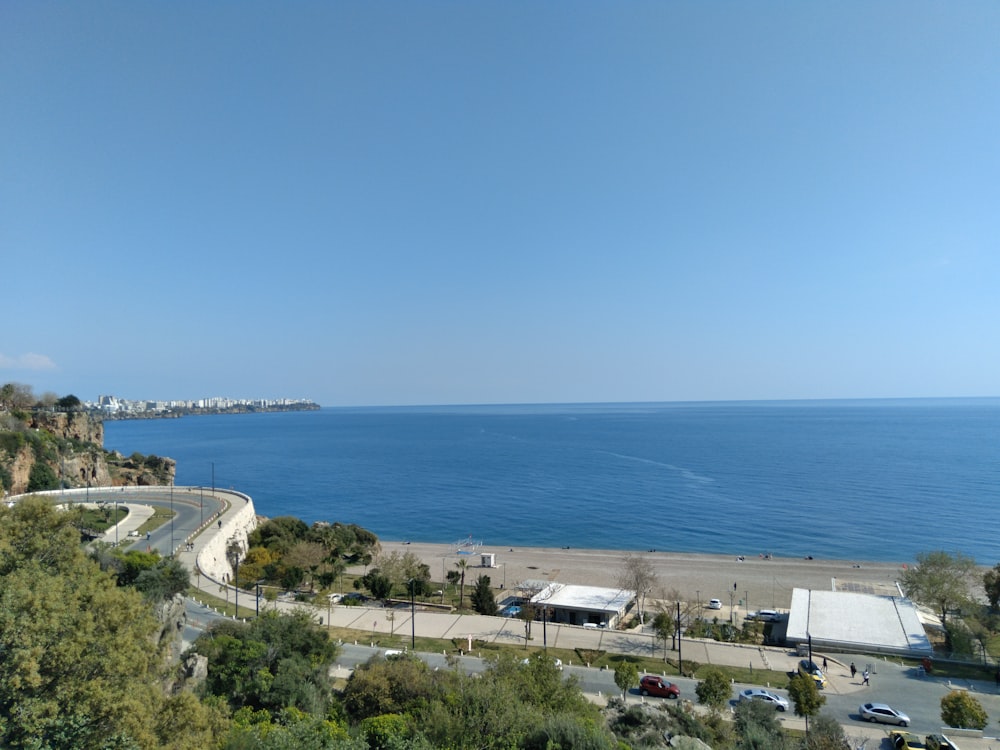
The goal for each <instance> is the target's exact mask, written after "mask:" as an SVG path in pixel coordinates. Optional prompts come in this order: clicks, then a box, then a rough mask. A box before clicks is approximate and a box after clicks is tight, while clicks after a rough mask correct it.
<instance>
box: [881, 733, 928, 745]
mask: <svg viewBox="0 0 1000 750" xmlns="http://www.w3.org/2000/svg"><path fill="white" fill-rule="evenodd" d="M889 744H891V745H892V747H893V748H894V750H927V745H926V744H925V743H924V742H922V741H921V740H920V738H919V737H917V735H915V734H910V733H909V732H900V731H899V730H898V729H894V730H893V731H891V732H889Z"/></svg>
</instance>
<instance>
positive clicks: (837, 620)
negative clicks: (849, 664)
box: [785, 589, 933, 656]
mask: <svg viewBox="0 0 1000 750" xmlns="http://www.w3.org/2000/svg"><path fill="white" fill-rule="evenodd" d="M810 638H811V639H812V647H813V648H833V649H839V650H859V651H866V652H875V653H893V654H906V655H913V656H925V655H927V654H929V653H931V651H932V650H933V648H932V646H931V642H930V639H929V638H928V637H927V634H926V632H924V626H923V623H922V622H921V620H920V617H919V615H918V613H917V608H916V606H915V605H914V604H913V602H912V601H910V600H909V599H907V598H905V597H902V596H884V595H876V594H862V593H856V592H851V591H816V590H812V589H793V590H792V607H791V610H790V611H789V613H788V627H787V631H786V633H785V639H786V640H787V641H789V642H791V643H794V644H800V643H801V644H807V643H809V640H810Z"/></svg>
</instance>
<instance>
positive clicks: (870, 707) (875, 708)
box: [858, 703, 910, 727]
mask: <svg viewBox="0 0 1000 750" xmlns="http://www.w3.org/2000/svg"><path fill="white" fill-rule="evenodd" d="M858 713H859V714H861V718H862V719H863V720H864V721H877V722H879V723H880V724H896V725H897V726H901V727H905V726H908V725H909V723H910V717H909V716H907V715H906V714H904V713H903V712H902V711H897V710H896V709H894V708H892V707H891V706H887V705H886V704H884V703H863V704H862V705H861V707H860V708H858Z"/></svg>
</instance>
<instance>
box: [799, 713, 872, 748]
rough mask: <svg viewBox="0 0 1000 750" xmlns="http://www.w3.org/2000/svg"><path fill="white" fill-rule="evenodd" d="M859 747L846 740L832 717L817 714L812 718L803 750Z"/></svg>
mask: <svg viewBox="0 0 1000 750" xmlns="http://www.w3.org/2000/svg"><path fill="white" fill-rule="evenodd" d="M860 746H861V743H860V742H858V743H854V744H852V743H851V742H850V741H849V740H848V739H847V734H845V732H844V727H842V726H841V725H840V722H839V721H837V720H836V719H834V718H833V717H832V716H827V715H826V714H819V715H817V716H814V717H813V720H812V726H810V727H809V735H808V736H807V737H806V741H805V744H804V745H803V750H851V748H852V747H860Z"/></svg>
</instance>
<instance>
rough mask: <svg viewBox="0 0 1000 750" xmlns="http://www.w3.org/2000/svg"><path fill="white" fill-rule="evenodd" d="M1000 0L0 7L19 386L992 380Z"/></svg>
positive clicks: (3, 339)
mask: <svg viewBox="0 0 1000 750" xmlns="http://www.w3.org/2000/svg"><path fill="white" fill-rule="evenodd" d="M998 39H1000V4H998V3H996V2H992V1H991V2H960V3H945V2H934V3H927V2H919V1H918V2H913V1H911V0H906V1H905V2H872V3H860V2H847V3H844V2H838V3H833V2H829V3H827V2H808V3H803V2H799V1H798V0H795V1H794V2H792V1H790V2H767V1H764V2H753V3H749V2H748V3H731V2H714V3H706V2H669V1H666V0H664V1H663V2H576V1H574V2H544V3H526V2H510V1H509V0H503V1H502V2H500V1H498V2H489V1H485V0H484V1H483V2H411V1H410V0H406V1H405V2H390V1H387V2H378V3H369V2H309V1H308V0H303V1H302V2H295V3H277V2H270V3H263V2H208V3H206V2H170V3H134V2H120V3H119V2H94V3H52V2H17V1H12V2H6V3H3V4H0V174H2V179H0V254H2V257H3V259H4V261H5V262H4V263H3V267H4V268H5V270H6V273H5V274H4V277H5V278H4V284H3V299H4V308H5V310H6V313H7V325H6V326H4V328H3V330H2V332H0V381H2V382H8V381H16V382H22V383H28V384H30V385H32V386H33V388H34V389H35V391H36V392H37V393H42V392H45V391H52V392H55V393H57V394H59V395H65V394H67V393H73V394H75V395H77V396H79V397H80V398H83V399H95V398H96V397H97V396H98V395H99V394H115V395H119V396H122V397H126V398H163V399H170V398H178V399H179V398H197V397H202V396H214V395H225V396H235V397H279V396H288V397H304V398H312V399H314V400H316V401H318V402H319V403H321V404H323V405H329V406H336V405H378V404H442V403H448V404H457V403H532V402H581V401H583V402H586V401H687V400H730V399H799V398H867V397H872V398H875V397H923V396H928V397H936V396H942V397H948V396H998V395H1000V386H998V383H1000V346H998V340H1000V333H998V331H1000V284H998V281H1000V210H998V206H1000V136H998V134H1000V45H998V44H997V40H998Z"/></svg>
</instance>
